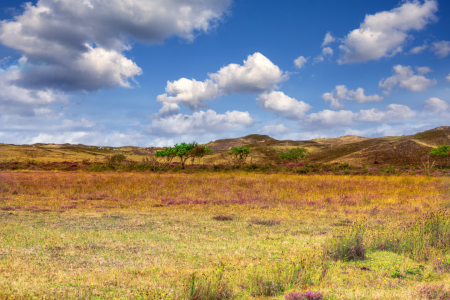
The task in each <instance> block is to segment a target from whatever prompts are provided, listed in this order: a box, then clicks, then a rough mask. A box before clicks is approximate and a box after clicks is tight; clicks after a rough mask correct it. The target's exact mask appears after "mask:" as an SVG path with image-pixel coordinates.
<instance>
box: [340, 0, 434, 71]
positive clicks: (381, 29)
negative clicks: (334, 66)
mask: <svg viewBox="0 0 450 300" xmlns="http://www.w3.org/2000/svg"><path fill="white" fill-rule="evenodd" d="M437 10H438V3H437V1H436V0H425V2H423V3H421V2H420V1H418V0H414V1H406V2H404V3H403V4H402V5H401V6H400V7H397V8H394V9H392V10H391V11H383V12H379V13H376V14H374V15H366V17H365V19H364V22H363V23H362V24H361V25H360V27H359V28H358V29H355V30H353V31H351V32H350V33H349V34H348V35H347V36H346V37H345V38H344V40H343V43H342V44H341V45H340V46H339V48H340V49H341V50H342V51H343V55H342V56H341V58H340V59H339V60H338V62H339V63H341V64H345V63H355V62H365V61H368V60H372V59H379V58H382V57H386V56H387V57H389V56H394V55H396V54H397V53H399V52H402V51H403V48H402V46H403V44H404V43H405V41H406V40H407V39H408V37H409V34H408V33H409V32H410V31H412V30H421V29H423V28H424V27H425V26H426V25H427V24H429V23H430V22H433V21H435V20H436V16H435V13H436V12H437Z"/></svg>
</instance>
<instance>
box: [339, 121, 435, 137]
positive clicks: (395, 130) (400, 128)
mask: <svg viewBox="0 0 450 300" xmlns="http://www.w3.org/2000/svg"><path fill="white" fill-rule="evenodd" d="M432 128H433V127H432V126H430V125H429V124H406V125H395V126H392V125H388V124H381V125H378V126H376V127H373V128H369V129H364V130H358V129H346V130H345V134H349V135H359V136H367V137H380V136H401V135H412V134H416V133H417V132H420V131H424V130H428V129H432Z"/></svg>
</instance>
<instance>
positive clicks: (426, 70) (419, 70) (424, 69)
mask: <svg viewBox="0 0 450 300" xmlns="http://www.w3.org/2000/svg"><path fill="white" fill-rule="evenodd" d="M416 70H417V73H419V74H422V75H425V74H427V73H430V72H433V71H432V70H431V69H430V68H428V67H416Z"/></svg>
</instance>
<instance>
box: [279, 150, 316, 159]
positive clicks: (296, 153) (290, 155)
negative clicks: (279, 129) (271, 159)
mask: <svg viewBox="0 0 450 300" xmlns="http://www.w3.org/2000/svg"><path fill="white" fill-rule="evenodd" d="M310 155H311V152H309V151H308V150H307V149H305V148H293V149H291V150H289V152H285V153H281V154H280V158H281V159H287V160H291V161H297V162H298V161H300V160H302V159H304V158H306V157H308V156H310Z"/></svg>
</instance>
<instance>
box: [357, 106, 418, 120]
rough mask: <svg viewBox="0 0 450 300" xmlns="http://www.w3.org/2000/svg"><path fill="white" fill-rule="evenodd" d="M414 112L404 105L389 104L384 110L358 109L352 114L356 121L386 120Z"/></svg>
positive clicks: (400, 117) (400, 118)
mask: <svg viewBox="0 0 450 300" xmlns="http://www.w3.org/2000/svg"><path fill="white" fill-rule="evenodd" d="M415 115H416V113H415V112H414V111H413V110H412V109H411V108H409V107H408V106H406V105H401V104H390V105H388V107H387V109H386V110H384V111H381V110H378V109H374V108H372V109H369V110H360V111H359V112H358V113H356V114H355V115H354V120H355V121H358V122H376V123H379V122H387V121H395V120H403V119H408V118H411V117H414V116H415Z"/></svg>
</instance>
